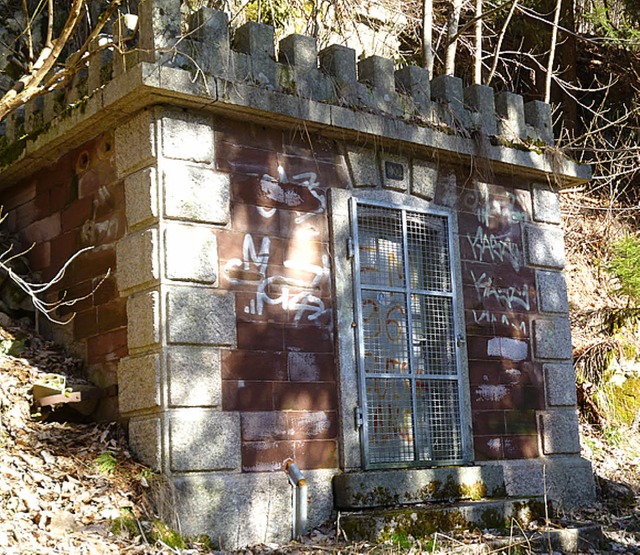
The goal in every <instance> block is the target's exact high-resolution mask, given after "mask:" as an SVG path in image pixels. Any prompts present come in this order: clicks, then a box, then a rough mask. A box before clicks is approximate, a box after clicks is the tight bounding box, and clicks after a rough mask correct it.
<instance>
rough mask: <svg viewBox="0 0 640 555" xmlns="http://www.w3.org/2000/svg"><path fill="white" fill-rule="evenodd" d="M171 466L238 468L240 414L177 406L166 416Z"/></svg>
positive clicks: (178, 468)
mask: <svg viewBox="0 0 640 555" xmlns="http://www.w3.org/2000/svg"><path fill="white" fill-rule="evenodd" d="M169 446H170V447H169V450H170V453H171V470H173V471H174V472H184V471H193V470H238V469H240V465H241V449H240V415H239V414H238V413H237V412H212V411H210V410H204V409H181V410H175V411H172V412H171V415H170V417H169Z"/></svg>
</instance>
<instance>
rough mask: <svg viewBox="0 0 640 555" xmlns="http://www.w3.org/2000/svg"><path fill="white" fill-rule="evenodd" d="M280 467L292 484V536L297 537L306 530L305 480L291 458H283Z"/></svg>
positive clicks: (306, 492)
mask: <svg viewBox="0 0 640 555" xmlns="http://www.w3.org/2000/svg"><path fill="white" fill-rule="evenodd" d="M282 467H283V469H284V471H285V472H286V473H287V476H288V477H289V483H290V484H291V485H292V486H293V537H294V538H298V537H300V536H302V534H304V533H305V532H306V531H307V494H308V486H307V481H306V480H305V478H304V476H303V475H302V472H301V471H300V469H299V468H298V465H297V464H296V463H294V462H293V459H287V460H285V461H284V462H283V463H282Z"/></svg>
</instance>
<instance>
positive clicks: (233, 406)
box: [222, 380, 273, 411]
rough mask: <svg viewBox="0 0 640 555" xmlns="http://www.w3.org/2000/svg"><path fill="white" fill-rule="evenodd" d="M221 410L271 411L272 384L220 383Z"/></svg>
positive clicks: (233, 381) (225, 381)
mask: <svg viewBox="0 0 640 555" xmlns="http://www.w3.org/2000/svg"><path fill="white" fill-rule="evenodd" d="M222 410H224V411H236V410H239V411H271V410H273V384H272V382H249V381H235V380H223V381H222Z"/></svg>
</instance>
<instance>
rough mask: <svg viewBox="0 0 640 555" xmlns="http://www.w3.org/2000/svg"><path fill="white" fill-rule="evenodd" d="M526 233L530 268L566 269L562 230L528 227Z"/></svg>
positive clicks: (527, 258) (527, 259)
mask: <svg viewBox="0 0 640 555" xmlns="http://www.w3.org/2000/svg"><path fill="white" fill-rule="evenodd" d="M524 231H525V248H526V255H527V256H526V261H527V264H528V265H529V266H540V267H543V268H556V269H558V270H562V268H564V265H565V258H564V235H563V233H562V230H561V229H557V228H549V227H539V226H533V225H527V226H525V228H524Z"/></svg>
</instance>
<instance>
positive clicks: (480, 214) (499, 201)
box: [462, 183, 529, 227]
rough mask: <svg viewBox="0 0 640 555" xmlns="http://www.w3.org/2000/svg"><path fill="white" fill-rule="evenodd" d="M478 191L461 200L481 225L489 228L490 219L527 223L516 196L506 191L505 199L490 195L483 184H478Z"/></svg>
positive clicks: (524, 212)
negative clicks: (496, 218)
mask: <svg viewBox="0 0 640 555" xmlns="http://www.w3.org/2000/svg"><path fill="white" fill-rule="evenodd" d="M477 185H478V189H477V190H474V191H468V192H467V193H466V194H465V195H464V196H463V198H462V204H463V206H464V207H465V208H466V209H468V210H470V211H471V212H473V213H474V214H475V216H476V219H477V220H478V222H479V223H480V224H481V225H484V226H486V227H488V226H489V221H490V219H491V218H492V217H498V218H502V219H503V220H507V221H512V222H525V221H528V219H529V216H528V214H527V211H526V210H524V209H523V208H522V207H521V206H520V205H519V204H520V203H519V201H518V198H517V196H516V195H515V194H514V193H513V192H511V191H508V192H507V193H506V198H504V197H499V196H497V195H490V194H489V190H488V187H487V185H486V184H485V183H478V184H477Z"/></svg>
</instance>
